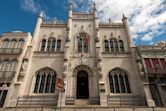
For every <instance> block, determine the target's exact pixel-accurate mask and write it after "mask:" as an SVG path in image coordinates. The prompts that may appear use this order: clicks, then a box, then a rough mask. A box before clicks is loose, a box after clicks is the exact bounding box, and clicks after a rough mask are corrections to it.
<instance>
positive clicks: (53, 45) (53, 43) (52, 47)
mask: <svg viewBox="0 0 166 111" xmlns="http://www.w3.org/2000/svg"><path fill="white" fill-rule="evenodd" d="M54 51H55V39H53V40H52V44H51V52H54Z"/></svg>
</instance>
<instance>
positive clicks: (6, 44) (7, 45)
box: [1, 39, 10, 48]
mask: <svg viewBox="0 0 166 111" xmlns="http://www.w3.org/2000/svg"><path fill="white" fill-rule="evenodd" d="M9 43H10V42H9V40H8V39H5V40H4V41H3V42H2V46H1V48H8V47H9Z"/></svg>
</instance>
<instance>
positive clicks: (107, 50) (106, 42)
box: [104, 40, 109, 52]
mask: <svg viewBox="0 0 166 111" xmlns="http://www.w3.org/2000/svg"><path fill="white" fill-rule="evenodd" d="M104 47H105V51H106V52H109V45H108V40H105V41H104Z"/></svg>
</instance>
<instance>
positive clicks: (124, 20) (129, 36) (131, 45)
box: [122, 14, 134, 47]
mask: <svg viewBox="0 0 166 111" xmlns="http://www.w3.org/2000/svg"><path fill="white" fill-rule="evenodd" d="M122 22H123V25H124V27H125V30H126V34H127V37H128V40H129V44H130V47H134V45H133V42H132V39H131V34H130V29H129V24H128V20H127V17H126V16H125V15H124V14H123V18H122Z"/></svg>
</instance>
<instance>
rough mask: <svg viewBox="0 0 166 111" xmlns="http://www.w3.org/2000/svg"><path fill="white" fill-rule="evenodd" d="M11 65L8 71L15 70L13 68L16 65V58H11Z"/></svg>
mask: <svg viewBox="0 0 166 111" xmlns="http://www.w3.org/2000/svg"><path fill="white" fill-rule="evenodd" d="M10 64H11V65H10V69H9V70H10V71H15V69H16V65H17V60H15V59H14V60H12V61H11V63H10Z"/></svg>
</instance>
